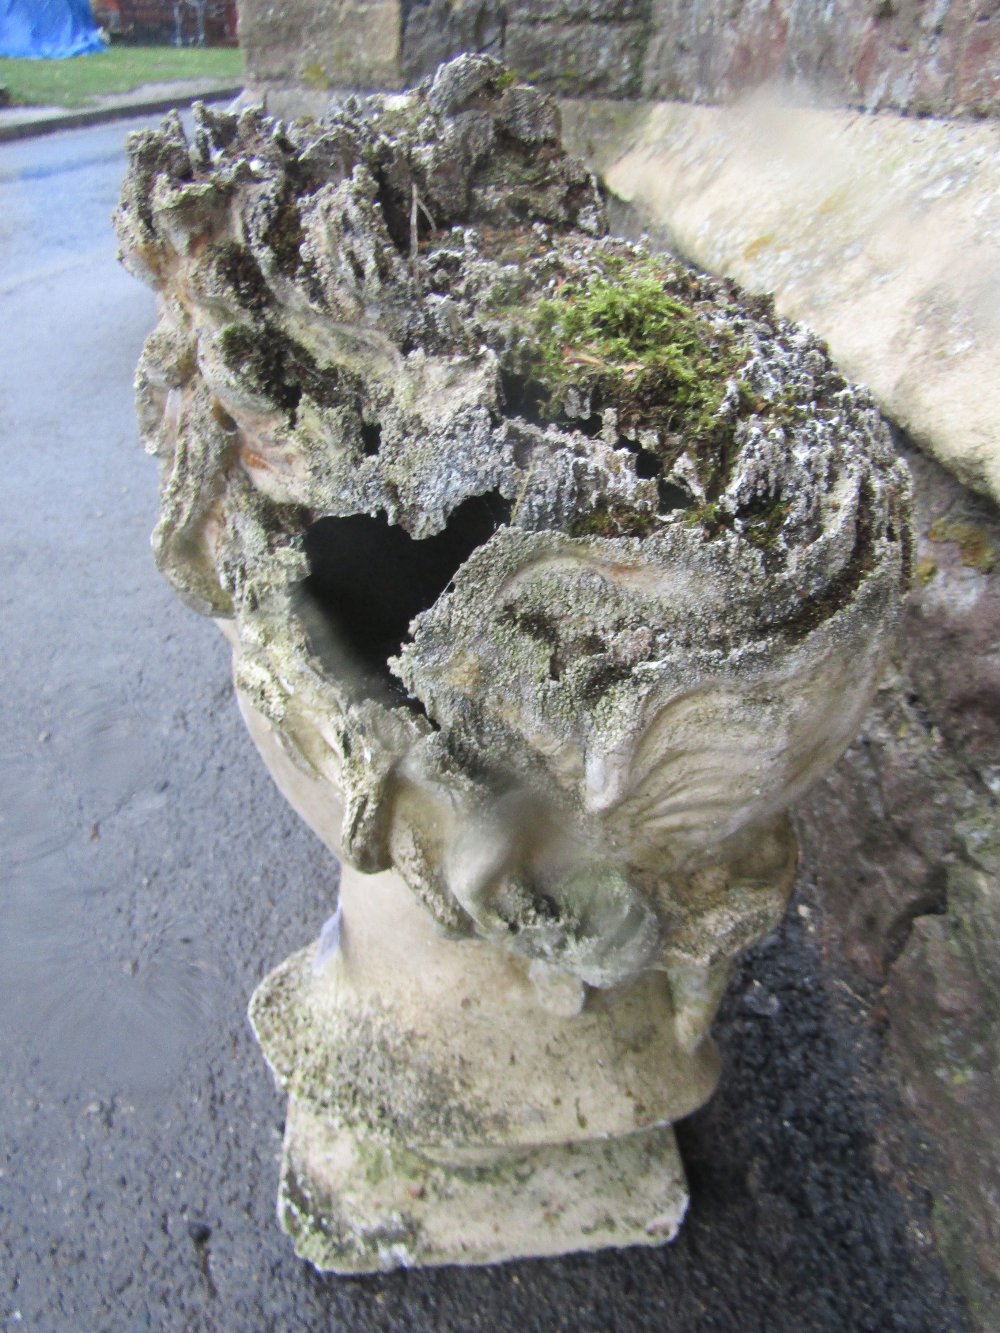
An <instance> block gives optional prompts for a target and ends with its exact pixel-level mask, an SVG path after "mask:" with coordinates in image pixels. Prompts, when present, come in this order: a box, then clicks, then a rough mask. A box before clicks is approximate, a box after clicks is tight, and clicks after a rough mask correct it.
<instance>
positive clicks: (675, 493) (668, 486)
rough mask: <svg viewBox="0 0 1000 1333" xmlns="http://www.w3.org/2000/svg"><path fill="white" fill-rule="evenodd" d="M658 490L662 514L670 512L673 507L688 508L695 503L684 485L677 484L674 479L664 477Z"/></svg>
mask: <svg viewBox="0 0 1000 1333" xmlns="http://www.w3.org/2000/svg"><path fill="white" fill-rule="evenodd" d="M656 490H657V494H658V496H659V503H660V513H661V514H668V513H669V512H670V510H671V509H688V508H689V507H690V506H691V505H692V504H693V503H694V501H693V499H692V497H691V496H690V495H689V494H688V492H687V491H686V490H685V489H684V487H683V486H675V485H674V483H673V482H672V481H664V480H663V478H662V477H661V478H660V481H659V484H658V486H657V488H656Z"/></svg>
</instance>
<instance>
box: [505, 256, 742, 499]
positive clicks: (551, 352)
mask: <svg viewBox="0 0 1000 1333" xmlns="http://www.w3.org/2000/svg"><path fill="white" fill-rule="evenodd" d="M677 276H678V275H670V274H667V273H666V272H664V271H663V270H662V269H661V268H659V267H658V266H657V265H656V264H655V263H654V262H652V261H639V262H636V263H631V264H630V263H629V262H628V261H626V260H624V259H622V258H620V257H618V256H607V257H606V258H605V261H604V264H603V266H602V268H601V270H600V271H598V272H593V273H591V274H589V275H587V276H584V277H581V278H576V277H569V278H560V279H557V280H556V285H555V290H554V292H553V295H552V296H549V297H546V298H545V299H543V300H541V301H539V302H537V304H536V305H535V306H534V307H533V308H532V309H531V310H530V311H529V312H528V313H527V315H522V316H521V317H520V319H518V318H517V316H516V315H515V316H514V317H513V318H514V322H515V323H516V324H517V325H518V332H519V334H520V338H519V340H518V342H517V345H516V347H515V349H514V350H513V353H512V355H511V356H510V358H509V361H510V363H511V368H512V369H513V370H514V371H515V373H517V374H519V375H520V376H521V378H522V379H523V380H524V381H525V385H526V396H527V397H528V398H529V399H530V400H531V401H532V403H533V406H534V410H535V412H536V414H537V415H538V416H539V417H540V418H541V419H543V420H552V421H554V420H558V419H560V418H565V417H566V416H567V415H568V414H567V411H566V409H567V403H568V399H569V397H570V391H571V390H576V391H577V393H578V394H579V395H580V396H581V398H583V399H584V400H585V399H586V398H589V400H590V403H591V406H592V412H593V414H594V418H595V419H596V417H597V414H598V413H600V412H602V411H603V410H604V409H606V408H608V407H613V408H615V409H616V411H617V413H618V423H619V430H620V431H621V432H623V433H627V432H629V431H632V432H638V431H644V432H653V433H655V437H656V443H655V444H652V445H645V446H644V447H646V448H647V449H649V450H650V452H654V453H655V454H656V456H657V457H658V458H659V460H660V462H661V464H666V465H669V464H670V463H672V462H673V461H674V459H676V457H677V456H678V455H679V454H680V453H681V451H682V450H683V449H685V448H687V449H690V448H691V445H692V444H693V445H694V446H695V448H694V451H693V452H694V454H695V456H696V457H697V458H698V460H699V464H700V468H701V472H702V480H703V482H704V483H705V485H706V490H707V492H708V493H709V494H710V495H711V494H717V493H718V491H719V489H721V486H722V485H723V484H724V482H725V477H726V475H727V472H728V468H729V465H730V462H731V449H732V442H733V429H734V419H733V418H732V417H727V416H725V415H723V414H722V413H721V409H722V406H723V402H724V399H725V397H726V391H727V385H728V383H729V381H730V380H731V379H732V378H733V377H734V376H737V375H738V373H739V369H740V367H741V365H742V364H743V362H744V360H745V353H744V352H743V351H742V350H741V349H740V347H739V346H738V345H737V344H736V342H735V340H734V338H733V335H732V333H731V332H730V331H729V330H727V329H726V328H725V327H722V326H720V325H717V324H716V323H713V322H711V321H709V320H708V319H706V318H704V316H702V315H701V314H700V313H699V312H698V310H697V309H696V308H695V305H694V304H693V303H692V302H691V300H690V299H688V300H685V299H684V295H685V294H684V292H683V282H682V281H681V282H677V283H675V282H673V281H672V278H673V277H677ZM685 276H686V275H685ZM678 289H680V290H678ZM693 295H694V296H695V298H697V291H695V292H694V293H693ZM741 406H742V402H741Z"/></svg>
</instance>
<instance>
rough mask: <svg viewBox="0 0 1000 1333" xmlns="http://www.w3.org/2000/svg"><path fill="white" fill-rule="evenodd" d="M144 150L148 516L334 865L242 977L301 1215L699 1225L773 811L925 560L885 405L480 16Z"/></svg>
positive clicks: (316, 1243)
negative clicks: (688, 243) (462, 38)
mask: <svg viewBox="0 0 1000 1333" xmlns="http://www.w3.org/2000/svg"><path fill="white" fill-rule="evenodd" d="M130 154H131V167H130V171H129V175H128V178H127V180H126V183H125V188H124V195H123V200H122V205H121V209H120V212H119V215H118V229H119V235H120V238H121V243H122V256H123V260H124V262H125V264H126V265H127V266H128V267H129V269H130V270H131V271H132V272H133V273H135V274H136V275H137V276H138V277H140V278H142V279H143V280H145V281H147V282H149V283H150V284H151V285H152V286H154V287H155V288H156V289H157V291H158V292H159V293H160V295H161V307H160V321H159V324H158V326H157V328H156V330H155V332H154V333H153V334H152V335H151V337H150V339H149V341H148V342H147V345H146V348H145V350H144V352H143V356H142V360H141V363H140V366H139V372H138V399H139V411H140V419H141V426H142V431H143V434H144V437H145V439H146V441H147V444H148V447H149V449H150V450H151V452H152V453H154V454H155V455H156V456H157V458H158V459H159V460H160V464H161V469H162V472H161V517H160V521H159V524H158V525H157V528H156V531H155V533H154V538H153V543H154V548H155V551H156V556H157V560H158V562H159V565H160V567H161V568H162V570H163V572H164V573H165V574H166V576H167V577H168V578H169V579H170V581H171V582H172V584H173V585H174V587H175V588H176V589H177V591H178V592H179V593H180V595H181V596H182V597H184V599H185V600H186V601H187V602H189V603H190V604H191V605H192V606H194V607H195V608H196V609H198V610H200V611H202V612H204V613H206V614H210V615H213V616H215V617H217V618H218V619H219V621H220V622H221V623H222V625H223V627H224V628H225V630H226V632H227V633H228V635H229V637H230V640H231V642H232V644H233V649H234V660H235V676H236V684H237V690H238V693H239V698H240V702H241V706H242V708H243V711H244V714H245V716H246V719H247V723H248V726H249V727H250V730H251V732H252V734H253V736H254V739H255V740H256V741H257V743H258V745H259V746H260V748H261V751H262V753H263V755H264V757H265V759H266V760H267V762H268V764H269V765H270V767H271V770H272V772H273V774H274V776H275V778H276V780H277V781H278V783H279V785H280V786H281V788H282V790H283V791H284V792H285V793H286V794H287V795H288V796H289V798H290V799H291V800H292V802H293V803H294V804H295V805H296V807H297V808H298V809H299V810H300V812H301V813H302V814H303V815H304V816H305V818H306V819H307V820H308V821H309V822H310V823H311V825H312V826H313V828H315V830H316V831H317V832H318V833H319V835H320V836H321V837H322V838H323V839H324V840H325V841H326V842H327V843H328V844H329V845H330V846H331V847H332V848H333V849H334V851H335V852H336V853H337V855H338V856H339V857H341V858H342V860H343V863H344V874H343V879H342V885H341V904H342V919H341V915H340V909H339V908H338V913H337V915H336V916H335V917H334V918H332V920H331V922H330V923H328V927H327V928H326V930H325V931H324V934H323V937H322V938H321V940H320V942H319V944H318V945H316V946H310V947H309V948H307V949H304V950H303V951H302V952H301V953H299V954H296V955H295V956H293V957H292V958H290V959H289V960H287V962H286V963H284V964H283V965H282V966H281V967H279V968H278V969H277V971H276V972H274V973H273V974H272V976H270V977H269V978H267V980H266V981H265V982H264V983H263V984H262V985H261V987H260V988H259V990H258V991H257V994H256V995H255V996H254V1000H253V1004H252V1007H251V1017H252V1021H253V1024H254V1028H255V1030H256V1032H257V1035H258V1037H259V1039H260V1042H261V1044H262V1046H263V1048H264V1051H265V1054H266V1056H267V1058H268V1061H269V1062H270V1064H271V1066H272V1068H273V1069H274V1071H275V1073H276V1075H277V1077H278V1078H279V1079H280V1081H281V1082H282V1084H283V1085H284V1086H285V1087H286V1088H287V1091H288V1093H289V1099H290V1103H289V1116H288V1125H287V1134H286V1148H285V1165H284V1178H283V1183H282V1194H281V1216H282V1219H283V1222H284V1225H285V1226H286V1228H287V1229H288V1230H289V1231H290V1232H291V1233H292V1234H293V1236H294V1237H295V1240H296V1246H297V1248H298V1250H299V1252H300V1253H301V1254H303V1255H304V1256H306V1257H307V1258H309V1259H311V1260H312V1261H313V1262H314V1263H315V1264H316V1265H318V1266H319V1267H323V1268H334V1269H337V1270H341V1271H359V1270H360V1271H363V1270H367V1269H373V1268H385V1267H391V1266H394V1265H398V1264H403V1265H408V1264H420V1263H439V1262H484V1261H489V1260H493V1259H499V1258H505V1257H509V1256H512V1255H515V1254H543V1253H556V1252H560V1251H563V1250H568V1249H580V1248H596V1247H598V1246H602V1245H622V1244H632V1243H658V1242H662V1241H663V1240H666V1239H669V1238H670V1237H671V1236H672V1235H673V1234H675V1232H676V1228H677V1226H678V1224H679V1222H680V1220H681V1217H682V1216H683V1211H684V1207H685V1203H686V1195H685V1191H684V1183H683V1174H682V1171H681V1168H680V1164H679V1161H678V1159H677V1156H676V1150H675V1148H674V1142H673V1134H672V1130H671V1129H670V1125H671V1123H672V1122H673V1121H674V1120H676V1119H677V1118H678V1117H680V1116H683V1115H685V1114H686V1113H688V1112H689V1111H691V1110H693V1109H694V1108H695V1107H697V1106H699V1105H700V1104H701V1103H703V1102H704V1101H705V1100H706V1098H707V1097H708V1096H709V1095H710V1093H711V1091H712V1088H713V1086H714V1083H715V1081H716V1078H717V1059H716V1055H715V1052H714V1048H713V1046H712V1043H711V1040H710V1038H709V1036H708V1029H709V1025H710V1023H711V1020H712V1016H713V1013H714V1011H715V1008H716V1005H717V1003H718V1000H719V998H720V995H721V992H722V989H723V987H724V985H725V981H726V976H727V969H728V966H729V961H730V959H731V957H732V955H733V954H734V953H735V952H736V951H738V950H739V949H741V948H743V947H744V946H745V945H746V944H748V943H749V942H751V941H752V940H754V939H756V938H758V937H759V936H760V935H761V934H762V933H764V932H766V931H767V930H768V929H770V928H771V927H772V926H773V925H774V924H775V922H776V921H777V920H778V918H779V916H780V914H781V912H782V909H783V906H784V903H785V900H786V898H787V895H788V892H789V890H790V886H791V883H792V879H793V874H794V867H795V858H796V849H795V843H794V838H793V836H792V833H791V831H790V827H789V824H788V821H787V819H786V817H785V815H784V813H783V812H784V811H785V809H786V808H787V807H788V805H789V804H790V803H791V802H792V801H794V800H795V799H796V797H797V796H798V795H799V794H800V793H801V792H802V791H803V790H804V789H805V788H806V787H807V786H808V784H809V783H811V782H812V781H813V780H814V779H815V778H816V777H817V776H818V775H819V774H820V773H822V772H823V771H824V770H825V769H826V768H827V767H828V766H829V765H830V764H832V763H833V762H834V760H835V759H836V758H837V757H838V755H839V754H840V753H841V751H842V750H843V748H844V747H845V745H846V744H847V742H848V741H849V740H850V738H851V736H852V734H853V732H854V731H855V729H856V727H857V724H858V721H859V719H860V717H861V715H862V713H863V711H864V710H865V708H866V706H867V704H868V701H869V699H870V697H871V694H872V691H873V688H874V684H875V681H876V679H877V677H878V674H879V670H880V668H881V665H882V663H883V661H884V658H885V655H886V651H887V639H888V636H889V634H890V631H891V629H892V627H893V624H894V621H895V618H896V615H897V612H898V608H899V603H900V597H901V595H902V592H903V590H904V588H905V586H906V582H907V577H908V571H907V562H908V550H909V527H908V525H909V513H908V485H907V478H906V474H905V471H904V470H903V468H902V467H901V465H900V464H899V463H898V462H896V460H895V458H894V456H893V452H892V449H891V446H890V442H889V439H888V434H887V429H886V427H885V425H884V423H883V422H882V420H881V419H880V417H879V415H878V413H877V412H876V410H875V408H874V407H873V405H872V403H871V400H870V399H869V397H868V395H867V394H866V393H865V392H864V391H862V390H859V389H857V388H855V387H853V386H851V385H849V384H847V383H845V381H844V380H843V379H842V378H841V377H840V376H839V375H838V374H837V372H836V370H835V369H834V367H833V366H832V365H831V364H830V361H829V359H828V357H827V355H826V353H825V351H824V348H823V347H822V345H821V344H819V343H818V342H817V341H816V339H815V338H813V337H812V336H811V335H810V334H809V333H808V332H806V331H805V330H803V329H801V328H797V327H795V326H793V325H790V324H788V323H786V322H785V321H783V320H780V319H778V318H777V317H776V316H775V314H774V311H773V309H772V307H771V305H770V304H769V302H768V301H766V300H763V299H759V298H753V299H751V298H749V297H747V296H746V294H744V293H742V292H740V291H739V290H738V289H736V288H735V287H733V286H731V285H729V284H726V283H720V282H716V281H712V280H710V279H708V278H705V277H703V276H702V275H700V274H698V273H696V272H693V271H691V270H690V269H689V268H687V267H686V266H684V265H683V264H681V263H679V262H676V261H674V260H670V259H665V258H663V257H660V256H656V255H652V254H650V253H649V252H647V251H646V250H645V249H643V248H642V247H638V246H634V245H631V244H628V243H626V242H624V241H621V240H617V239H614V238H611V237H609V236H608V235H607V234H606V224H605V217H604V211H603V207H602V203H601V199H600V196H599V193H598V191H597V189H596V186H595V182H594V180H593V178H592V177H591V176H590V175H589V174H588V173H587V172H586V171H585V170H584V169H583V168H582V167H581V166H580V165H579V164H578V163H577V162H575V161H574V160H573V159H571V158H569V157H568V156H567V155H566V154H565V152H564V151H563V149H562V147H561V146H560V141H559V126H558V118H557V113H556V110H555V107H554V105H553V103H552V102H551V101H550V100H549V99H548V98H546V97H543V96H541V95H540V94H538V93H536V92H535V91H533V90H532V89H530V88H527V87H524V86H519V85H517V84H516V82H515V81H514V80H513V79H512V77H511V76H510V75H509V74H508V73H507V72H506V71H505V70H504V69H503V67H502V66H501V65H499V64H497V63H496V62H494V61H491V60H489V59H487V58H485V57H471V56H465V57H461V58H459V59H458V60H456V61H454V62H452V63H451V64H449V65H446V66H443V67H442V68H441V69H440V70H439V71H438V73H437V75H436V77H435V78H434V80H433V81H432V82H429V83H428V84H425V85H422V86H421V87H420V88H418V89H417V90H416V91H414V92H412V93H409V94H406V95H403V96H388V97H377V98H371V99H367V100H363V101H359V100H356V99H351V100H349V101H348V102H346V103H345V104H344V105H343V106H342V107H340V108H338V109H335V110H333V111H331V113H330V114H329V116H327V117H326V118H324V119H323V120H322V121H319V122H312V121H308V122H297V123H291V124H282V123H281V122H278V121H273V120H270V119H268V117H267V116H265V115H264V114H263V113H262V112H261V111H259V110H250V111H246V112H244V113H243V114H242V115H240V116H236V115H231V114H212V113H209V112H207V111H204V110H201V111H198V112H197V113H196V130H195V134H194V137H193V140H192V142H191V143H188V142H187V140H186V139H185V136H184V134H183V131H182V129H181V126H180V123H179V121H178V120H177V119H176V118H168V119H167V120H166V121H165V122H164V125H163V128H162V129H161V130H160V131H159V132H157V133H143V134H139V135H136V136H134V137H133V138H132V140H131V143H130ZM331 906H332V905H331Z"/></svg>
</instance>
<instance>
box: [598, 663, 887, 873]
mask: <svg viewBox="0 0 1000 1333" xmlns="http://www.w3.org/2000/svg"><path fill="white" fill-rule="evenodd" d="M861 656H862V657H863V656H864V655H863V654H862V655H861ZM857 666H858V663H857V662H855V663H853V664H845V663H843V662H841V661H838V659H837V657H836V655H833V656H827V657H825V659H820V660H819V661H817V660H815V659H814V660H811V661H810V660H807V659H803V660H801V661H800V663H799V669H798V670H796V671H792V672H785V673H782V674H781V675H777V674H775V675H772V676H765V677H762V678H760V679H758V680H757V681H749V682H746V683H742V682H741V684H740V686H739V687H738V688H737V687H736V686H735V685H733V684H732V683H730V682H721V681H720V682H718V683H712V684H708V685H705V686H703V687H702V688H700V689H696V690H692V691H690V692H689V693H686V694H683V695H680V696H679V697H677V698H675V699H672V700H671V701H670V702H669V703H667V704H666V706H665V707H663V708H661V709H660V710H659V711H658V712H657V713H656V715H655V717H654V719H653V721H652V723H651V724H650V726H649V727H648V728H647V729H646V731H645V732H644V733H643V735H642V738H641V740H640V741H639V743H638V745H637V746H636V749H635V751H634V752H633V754H632V756H631V757H630V761H629V763H628V769H627V783H628V785H627V788H626V790H625V794H624V795H623V797H622V799H621V800H620V801H619V802H618V803H617V804H616V805H615V806H614V807H613V808H612V809H611V810H609V812H608V816H607V821H606V827H607V828H608V831H609V833H611V834H612V836H614V837H615V838H616V839H621V840H622V842H623V843H624V844H625V845H626V846H628V847H629V848H630V851H631V852H632V857H631V859H633V862H634V864H637V865H641V866H644V867H647V868H649V869H655V868H658V867H662V866H663V865H664V864H667V865H669V864H672V863H673V864H684V863H685V862H686V861H687V860H688V859H689V858H691V857H693V856H696V855H698V854H703V853H704V852H706V851H710V850H711V849H712V847H713V846H716V845H718V844H719V843H721V842H722V841H723V840H724V839H726V838H728V837H731V836H732V835H733V834H734V833H736V832H738V830H739V829H741V828H743V827H745V826H746V825H748V824H750V823H752V822H755V821H757V820H760V819H762V818H766V817H768V816H770V815H773V814H775V813H776V812H778V811H780V810H783V809H785V808H786V807H787V806H788V805H789V804H791V802H792V801H794V800H795V799H796V798H797V797H798V796H799V794H800V793H801V792H802V791H803V790H804V789H805V788H806V787H807V786H808V785H809V783H811V782H812V781H813V780H814V779H815V778H816V777H817V776H818V775H819V774H820V773H821V772H823V771H825V770H826V769H827V768H828V767H829V766H830V765H831V764H832V763H834V762H835V761H836V759H837V758H838V757H839V755H840V754H841V753H842V751H843V750H844V748H845V746H846V745H847V743H848V741H849V740H850V737H851V735H852V734H853V733H854V731H855V730H856V728H857V721H858V716H859V714H860V711H861V710H862V709H863V708H864V707H865V706H866V705H867V702H868V697H869V692H870V685H869V680H870V670H871V669H870V666H869V665H867V664H865V666H864V669H863V670H861V671H858V670H857V669H856V668H857ZM834 705H835V706H834Z"/></svg>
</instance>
